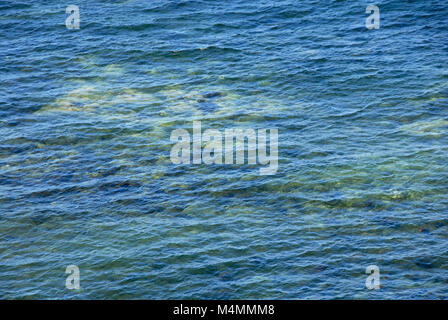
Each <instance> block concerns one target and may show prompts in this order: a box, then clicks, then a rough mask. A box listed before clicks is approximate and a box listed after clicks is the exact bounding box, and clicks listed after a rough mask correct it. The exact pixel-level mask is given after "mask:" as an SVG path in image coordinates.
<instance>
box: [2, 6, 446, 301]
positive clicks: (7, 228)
mask: <svg viewBox="0 0 448 320" xmlns="http://www.w3.org/2000/svg"><path fill="white" fill-rule="evenodd" d="M75 2H76V3H75ZM70 4H75V5H77V6H79V8H80V29H79V30H69V29H67V27H66V24H65V20H66V18H67V17H68V14H66V12H65V10H66V7H67V6H68V5H70ZM369 4H375V5H377V6H378V7H379V9H380V28H379V29H373V30H369V29H367V28H366V25H365V21H366V18H367V17H368V16H369V14H368V13H366V7H367V5H369ZM447 16H448V9H447V6H446V2H444V1H433V0H429V1H423V0H419V1H398V0H384V1H377V2H375V3H372V2H370V1H369V2H367V1H342V0H341V1H335V0H333V1H325V2H322V1H311V0H304V1H291V0H285V1H281V0H280V1H271V0H269V1H268V0H265V1H258V0H257V1H237V0H229V1H214V0H213V1H212V0H211V1H168V0H165V1H143V0H134V1H132V0H129V1H124V0H123V1H87V0H76V1H74V2H73V3H63V2H61V1H44V0H41V1H25V0H18V1H4V0H3V1H0V48H1V49H0V75H1V76H0V297H1V298H10V299H22V298H30V299H37V298H44V299H54V298H56V299H59V298H63V299H118V298H127V299H137V298H146V299H230V298H232V299H336V298H337V299H353V298H354V299H371V298H375V299H411V298H413V299H446V298H447V297H448V276H447V274H448V273H447V272H448V261H447V258H448V249H447V248H448V216H447V213H448V211H447V209H448V196H447V194H448V163H447V155H448V136H447V129H448V109H447V107H448V68H447V67H448V59H447V58H448V24H447V22H446V17H447ZM193 121H200V122H201V125H202V130H203V131H204V130H206V129H217V130H219V131H220V132H224V130H225V129H227V128H246V129H254V130H259V129H278V170H277V171H276V173H275V174H274V175H260V171H259V169H260V168H261V167H263V165H260V164H248V163H245V164H232V165H226V164H213V165H207V164H204V163H202V164H192V163H191V164H189V165H187V164H174V163H173V162H172V161H171V159H170V151H171V149H172V147H173V142H172V141H171V140H170V135H171V133H172V132H173V131H174V130H176V129H185V130H187V131H188V132H190V133H191V132H192V128H193ZM68 265H77V266H78V267H79V269H80V285H81V289H79V290H68V289H67V288H66V287H65V281H66V277H67V274H65V269H66V267H67V266H68ZM369 265H377V266H378V267H379V269H380V273H381V288H380V289H379V290H368V289H366V286H365V279H366V277H367V276H368V275H367V274H366V273H365V270H366V267H367V266H369Z"/></svg>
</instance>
